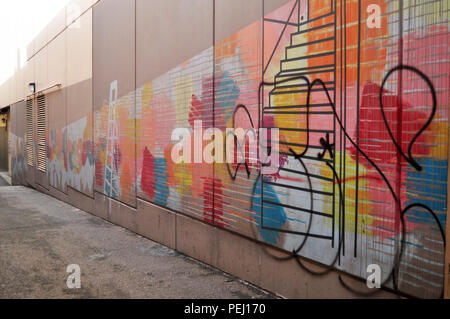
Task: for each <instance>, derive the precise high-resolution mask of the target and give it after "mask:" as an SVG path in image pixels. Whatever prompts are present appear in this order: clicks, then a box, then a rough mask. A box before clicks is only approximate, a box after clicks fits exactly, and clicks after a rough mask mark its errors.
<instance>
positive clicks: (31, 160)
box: [26, 100, 34, 166]
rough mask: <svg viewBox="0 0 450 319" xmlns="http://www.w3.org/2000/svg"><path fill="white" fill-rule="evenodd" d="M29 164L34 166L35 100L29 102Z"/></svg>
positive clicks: (27, 135)
mask: <svg viewBox="0 0 450 319" xmlns="http://www.w3.org/2000/svg"><path fill="white" fill-rule="evenodd" d="M26 139H27V164H28V165H30V166H33V155H34V154H33V100H27V134H26Z"/></svg>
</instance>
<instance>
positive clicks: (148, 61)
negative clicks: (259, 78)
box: [136, 0, 214, 222]
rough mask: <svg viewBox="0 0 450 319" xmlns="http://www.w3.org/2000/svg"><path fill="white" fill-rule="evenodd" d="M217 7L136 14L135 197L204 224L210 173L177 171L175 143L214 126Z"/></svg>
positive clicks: (146, 4)
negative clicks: (177, 135) (176, 136)
mask: <svg viewBox="0 0 450 319" xmlns="http://www.w3.org/2000/svg"><path fill="white" fill-rule="evenodd" d="M213 4H214V2H213V1H203V0H195V1H192V0H181V1H180V0H170V1H167V0H156V1H145V0H138V1H137V10H136V12H137V17H136V26H137V29H136V36H137V43H136V47H137V50H136V61H137V65H136V72H137V73H136V77H137V90H136V96H137V100H136V101H137V113H138V114H139V116H138V118H140V120H138V125H137V132H138V137H139V140H138V148H137V172H138V176H139V178H138V196H139V197H141V198H143V199H145V200H148V201H151V202H153V203H156V204H158V205H161V206H164V207H168V208H171V209H173V210H176V211H179V212H182V213H184V214H188V215H190V216H194V217H195V218H198V219H201V220H205V221H207V222H213V211H212V205H213V191H212V190H213V187H212V185H213V165H212V164H206V163H194V159H193V157H194V156H192V157H191V158H190V161H189V162H188V161H186V163H180V164H175V163H174V162H173V161H172V158H171V150H172V146H173V145H174V142H172V141H171V135H172V131H173V130H174V129H175V128H186V129H191V130H192V129H193V128H194V125H195V122H196V121H198V122H197V124H198V126H199V128H200V129H202V130H206V129H207V128H210V127H212V126H213V112H212V110H213V48H212V46H213ZM200 121H201V122H200ZM189 140H190V141H191V142H192V141H193V138H192V137H191V138H190V139H189ZM198 150H200V152H201V151H202V148H201V146H200V147H199V148H198ZM200 155H201V154H200ZM186 160H187V158H186ZM200 160H201V159H200Z"/></svg>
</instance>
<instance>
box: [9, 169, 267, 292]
mask: <svg viewBox="0 0 450 319" xmlns="http://www.w3.org/2000/svg"><path fill="white" fill-rule="evenodd" d="M4 184H7V183H6V181H4V179H3V178H1V177H0V185H4ZM70 264H77V265H79V266H80V268H81V289H69V288H68V287H67V285H66V280H67V277H68V276H69V275H70V274H69V273H67V272H66V268H67V266H68V265H70ZM268 297H269V298H270V297H273V296H272V295H270V294H267V293H265V292H264V291H261V290H259V289H257V288H254V287H252V286H250V285H247V284H245V283H243V282H241V281H239V280H238V279H236V278H234V277H231V276H229V275H227V274H224V273H223V272H221V271H218V270H216V269H213V268H211V267H209V266H206V265H204V264H202V263H199V262H197V261H194V260H192V259H191V258H188V257H186V256H184V255H181V254H179V253H177V252H175V251H173V250H171V249H169V248H167V247H164V246H162V245H159V244H157V243H155V242H152V241H151V240H148V239H146V238H143V237H141V236H139V235H136V234H134V233H132V232H129V231H127V230H126V229H123V228H120V227H118V226H115V225H113V224H110V223H108V222H106V221H104V220H102V219H99V218H97V217H95V216H92V215H90V214H88V213H85V212H83V211H80V210H78V209H76V208H74V207H72V206H69V205H67V204H65V203H63V202H61V201H58V200H56V199H54V198H52V197H49V196H47V195H45V194H42V193H40V192H37V191H35V190H33V189H30V188H26V187H11V186H3V187H0V298H268Z"/></svg>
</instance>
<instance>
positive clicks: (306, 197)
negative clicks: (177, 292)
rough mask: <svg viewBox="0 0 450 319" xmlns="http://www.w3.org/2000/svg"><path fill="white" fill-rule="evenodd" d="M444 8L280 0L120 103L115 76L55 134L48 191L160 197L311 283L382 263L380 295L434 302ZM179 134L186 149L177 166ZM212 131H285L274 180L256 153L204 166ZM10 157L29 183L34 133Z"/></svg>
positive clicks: (272, 141) (444, 166)
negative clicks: (312, 265) (374, 11)
mask: <svg viewBox="0 0 450 319" xmlns="http://www.w3.org/2000/svg"><path fill="white" fill-rule="evenodd" d="M268 3H269V0H261V4H262V7H263V8H264V6H265V5H266V4H268ZM373 4H376V5H377V6H378V7H379V8H380V12H381V16H380V17H379V19H380V20H379V25H377V23H372V21H370V20H368V19H369V17H370V12H368V11H367V8H368V7H369V5H373ZM448 11H449V1H448V0H436V1H431V2H430V1H426V0H415V1H406V0H403V1H402V0H390V1H387V0H386V1H385V0H291V1H285V2H284V5H281V6H280V7H279V8H276V9H274V10H271V12H265V14H264V16H260V18H259V19H256V20H255V21H253V22H251V23H249V24H248V25H246V26H244V27H242V28H240V29H239V30H237V31H233V32H232V34H228V35H227V36H226V37H224V39H221V40H220V41H216V43H214V44H213V43H212V42H211V46H210V47H207V48H202V49H201V50H199V51H198V53H197V54H195V55H193V56H192V57H190V58H189V59H187V60H186V61H184V62H182V63H180V64H178V65H173V66H170V68H169V67H168V68H167V70H169V71H167V72H165V73H163V74H160V75H158V76H156V77H155V78H151V79H150V78H149V79H145V81H146V83H144V84H143V85H140V86H139V87H137V88H136V86H133V91H131V92H126V94H122V95H119V94H118V92H119V91H120V88H121V82H120V80H114V81H111V83H109V86H108V87H106V86H105V87H104V88H102V89H104V91H105V92H107V91H108V92H109V99H107V100H106V99H105V101H102V103H101V105H95V106H94V108H93V113H89V114H85V117H82V118H81V119H78V120H77V121H75V122H73V123H67V124H68V125H67V126H66V127H63V128H59V129H55V130H51V131H50V132H49V133H48V143H47V157H48V176H49V181H50V185H51V186H53V187H55V188H58V189H64V188H65V187H66V186H70V187H72V188H74V189H76V190H78V191H80V192H84V193H86V194H92V193H93V192H94V191H96V192H99V193H101V194H103V195H105V196H107V197H110V198H113V199H116V200H118V201H120V202H122V203H125V204H126V205H128V206H130V207H136V205H137V204H136V203H137V199H140V200H143V201H148V202H151V203H153V204H155V205H158V206H161V207H164V208H168V209H171V210H174V211H176V212H180V213H182V214H186V215H189V216H191V217H194V218H196V219H199V220H201V221H204V222H206V223H209V224H213V225H215V226H218V227H222V228H225V229H227V230H231V231H233V232H236V233H239V234H241V235H244V236H247V237H250V238H253V239H256V240H257V241H259V242H261V243H264V244H268V245H271V246H275V247H278V248H280V249H282V250H284V251H286V252H288V253H289V256H288V257H286V258H285V259H280V258H278V257H275V256H273V257H274V258H277V259H279V260H280V262H282V261H283V260H288V259H295V260H296V261H297V263H298V266H299V269H303V270H305V271H307V272H309V273H311V274H313V275H317V276H320V275H323V274H325V273H327V272H329V271H330V270H332V269H339V270H340V271H342V272H345V273H348V274H351V275H354V276H357V277H359V278H361V279H363V280H365V278H366V277H367V267H368V266H369V265H372V264H376V265H379V266H380V268H381V271H382V284H383V286H385V287H388V288H391V289H394V290H396V291H398V292H402V293H405V294H408V295H412V296H417V297H439V296H440V295H442V290H443V282H444V245H445V236H444V232H443V230H444V229H445V225H446V213H447V172H448V146H447V145H448V121H449V80H450V78H449V74H450V62H449V61H450V51H449V49H448V47H449V46H448V43H449V42H450V33H449V26H448ZM138 41H140V40H139V39H138ZM134 88H136V89H135V90H134ZM127 91H128V90H127ZM95 94H96V92H94V95H95ZM179 128H183V129H186V130H187V132H189V133H190V134H189V135H188V137H186V139H188V140H189V142H190V143H188V144H189V145H190V147H191V148H192V149H191V150H190V151H189V152H183V154H182V159H183V161H181V162H179V163H175V162H174V161H173V160H172V151H173V149H174V146H175V145H176V144H177V143H179V142H180V141H177V140H174V139H173V132H174V131H175V130H176V129H179ZM211 128H216V129H219V130H220V131H221V132H222V133H223V134H222V137H221V138H219V136H218V135H217V136H216V135H214V136H210V137H211V138H210V140H214V141H215V142H218V144H219V145H222V144H223V145H225V144H226V137H227V135H226V134H225V131H226V130H227V128H242V129H243V130H247V129H255V130H256V131H257V132H259V130H258V129H262V128H269V129H270V128H272V129H275V128H276V129H278V132H279V133H278V137H277V138H275V137H274V135H270V137H269V138H267V139H266V143H268V144H269V145H270V150H274V149H277V150H279V160H278V162H277V163H276V170H275V172H272V173H270V174H265V173H263V167H264V165H265V163H264V162H263V161H262V160H261V158H259V159H258V160H257V161H252V160H251V158H250V157H251V156H252V155H251V154H250V152H249V151H248V150H247V148H246V146H245V147H243V149H244V151H242V154H243V155H244V156H243V157H244V161H243V162H241V163H223V162H214V163H207V162H205V161H203V159H202V158H199V154H200V157H201V155H202V154H203V153H204V152H205V151H206V150H207V142H209V141H204V140H203V139H202V136H200V141H202V142H203V143H202V144H200V145H199V144H198V140H197V138H198V136H196V134H195V133H194V132H197V131H198V130H200V131H201V132H206V131H208V129H211ZM92 132H93V134H92ZM92 136H94V138H92ZM258 137H260V136H258ZM257 140H258V143H259V144H258V147H259V149H261V148H262V145H261V143H260V139H259V138H258V139H257ZM215 145H217V144H215ZM11 149H12V151H13V154H12V161H13V174H19V175H20V174H24V172H25V166H26V165H25V162H24V154H23V152H24V149H25V147H24V140H23V139H22V138H19V137H16V136H14V135H12V138H11ZM214 151H218V148H216V149H214ZM221 151H222V152H223V153H224V157H225V158H226V157H227V156H226V152H227V149H226V147H224V148H222V150H221ZM234 155H236V154H234ZM272 164H273V163H272ZM21 176H22V175H21ZM21 178H23V177H21ZM265 247H266V246H265V245H261V249H266V248H265ZM266 253H267V254H270V252H269V251H266ZM304 259H309V260H313V261H315V262H318V263H321V264H322V265H325V266H327V269H326V270H324V271H323V272H316V271H314V270H312V269H309V268H308V267H307V266H306V265H305V264H304V263H303V260H304ZM340 279H341V283H342V284H343V285H344V286H346V287H347V285H346V282H345V281H344V279H342V278H340ZM349 289H350V288H349ZM361 291H367V290H364V285H361ZM355 292H356V293H357V291H355Z"/></svg>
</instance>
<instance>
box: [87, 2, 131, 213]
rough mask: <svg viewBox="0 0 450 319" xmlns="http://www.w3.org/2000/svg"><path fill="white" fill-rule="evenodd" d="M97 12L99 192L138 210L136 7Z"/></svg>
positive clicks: (110, 5)
mask: <svg viewBox="0 0 450 319" xmlns="http://www.w3.org/2000/svg"><path fill="white" fill-rule="evenodd" d="M93 10H94V11H93V16H94V25H93V61H94V69H93V81H94V83H93V85H94V92H95V95H94V110H95V111H94V118H95V124H94V125H95V129H94V131H95V161H96V170H95V190H96V191H98V192H100V193H103V194H105V195H107V196H109V197H112V198H115V199H117V200H119V201H121V202H123V203H126V204H128V205H131V206H133V207H136V146H135V145H136V103H135V2H134V0H127V1H123V0H108V1H101V2H100V3H99V4H98V5H97V6H95V7H94V9H93Z"/></svg>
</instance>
